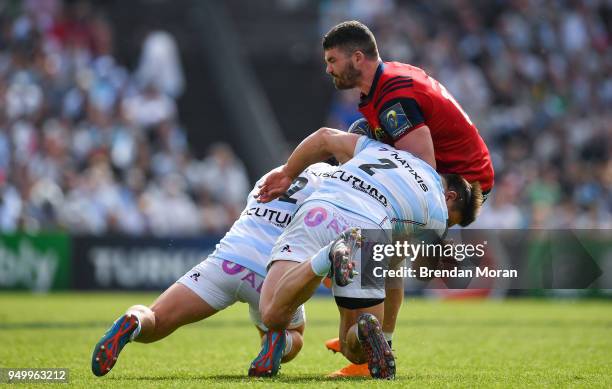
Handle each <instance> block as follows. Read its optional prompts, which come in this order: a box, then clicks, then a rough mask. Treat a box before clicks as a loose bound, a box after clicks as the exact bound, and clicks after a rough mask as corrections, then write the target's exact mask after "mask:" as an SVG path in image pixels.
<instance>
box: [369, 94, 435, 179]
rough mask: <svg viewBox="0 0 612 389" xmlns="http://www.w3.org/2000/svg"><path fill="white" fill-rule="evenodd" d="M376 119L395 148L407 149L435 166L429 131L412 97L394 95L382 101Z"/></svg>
mask: <svg viewBox="0 0 612 389" xmlns="http://www.w3.org/2000/svg"><path fill="white" fill-rule="evenodd" d="M405 93H407V92H405ZM384 99H385V98H382V99H381V101H384ZM378 119H379V121H380V125H381V127H382V128H383V129H384V130H385V132H386V133H387V134H388V135H389V136H390V137H391V139H392V141H393V145H394V147H395V148H396V149H400V150H404V151H408V152H409V153H411V154H413V155H414V156H416V157H418V158H419V159H422V160H423V161H425V162H427V163H428V164H430V165H431V166H432V167H433V168H434V169H435V168H436V157H435V154H434V147H433V140H432V139H431V132H430V130H429V127H428V126H427V125H426V124H425V118H424V116H423V112H422V110H421V108H420V106H419V104H418V102H417V101H416V100H415V99H414V98H411V97H395V98H390V99H389V100H387V101H384V103H383V104H381V105H380V108H379V109H378Z"/></svg>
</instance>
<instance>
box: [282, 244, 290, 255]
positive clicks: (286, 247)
mask: <svg viewBox="0 0 612 389" xmlns="http://www.w3.org/2000/svg"><path fill="white" fill-rule="evenodd" d="M284 252H288V253H290V252H291V247H289V245H288V244H286V245H284V246H283V248H282V249H281V253H284Z"/></svg>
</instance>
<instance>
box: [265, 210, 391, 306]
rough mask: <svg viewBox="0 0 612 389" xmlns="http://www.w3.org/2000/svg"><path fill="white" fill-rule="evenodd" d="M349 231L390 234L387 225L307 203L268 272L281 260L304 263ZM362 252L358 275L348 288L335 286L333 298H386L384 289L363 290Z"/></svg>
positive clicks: (279, 243) (281, 242)
mask: <svg viewBox="0 0 612 389" xmlns="http://www.w3.org/2000/svg"><path fill="white" fill-rule="evenodd" d="M349 227H359V228H361V229H367V230H377V231H380V232H381V233H382V234H386V232H385V231H388V232H389V233H390V231H391V224H390V223H389V222H388V221H385V222H384V223H382V225H379V224H377V223H375V222H374V221H372V220H369V219H367V218H365V217H363V216H361V215H358V214H355V213H353V212H350V211H347V210H344V209H341V208H338V207H336V206H334V205H333V204H331V203H329V202H326V201H318V200H313V201H307V202H305V203H304V204H303V205H302V207H301V208H300V209H299V210H298V211H297V212H296V214H295V216H294V217H293V219H292V221H291V223H290V224H289V226H287V228H286V229H285V231H284V232H283V233H282V234H281V236H280V237H279V238H278V240H277V241H276V244H275V245H274V248H273V249H272V254H271V255H270V260H269V262H268V268H269V267H270V266H271V265H272V263H273V262H275V261H278V260H284V261H292V262H299V263H302V262H305V261H307V260H308V259H310V258H311V257H312V256H314V255H315V254H316V253H317V252H318V251H319V250H320V249H321V248H322V247H323V246H326V245H327V244H329V243H330V242H331V241H333V240H334V239H336V238H337V237H338V235H339V234H340V233H342V232H343V231H344V230H346V229H347V228H349ZM360 258H361V250H358V251H357V252H356V253H355V255H354V261H355V265H356V268H355V269H356V270H357V272H358V273H359V274H358V275H357V276H356V277H354V279H353V282H352V283H350V284H349V285H347V286H344V287H339V286H337V285H336V284H335V283H333V286H332V292H333V294H334V296H338V297H349V298H368V299H379V298H384V297H385V290H384V287H382V288H364V287H362V271H361V270H362V269H361V265H362V264H361V260H360Z"/></svg>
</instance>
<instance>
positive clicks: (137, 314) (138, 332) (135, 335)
mask: <svg viewBox="0 0 612 389" xmlns="http://www.w3.org/2000/svg"><path fill="white" fill-rule="evenodd" d="M126 314H130V315H133V316H136V320H138V327H136V329H135V330H134V332H132V333H131V334H130V342H131V341H133V340H134V339H136V338H137V337H138V335H140V330H141V328H142V326H141V325H140V322H141V321H142V320H140V312H137V311H131V312H127V313H126Z"/></svg>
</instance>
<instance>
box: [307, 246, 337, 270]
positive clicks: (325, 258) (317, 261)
mask: <svg viewBox="0 0 612 389" xmlns="http://www.w3.org/2000/svg"><path fill="white" fill-rule="evenodd" d="M333 244H334V242H331V243H330V244H328V245H327V246H325V247H323V248H322V249H321V250H319V252H318V253H316V254H315V255H314V257H312V259H311V260H310V267H311V268H312V271H313V272H314V274H316V275H318V276H319V277H325V276H326V275H327V273H329V269H330V268H331V261H330V260H329V250H330V248H331V246H332V245H333Z"/></svg>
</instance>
